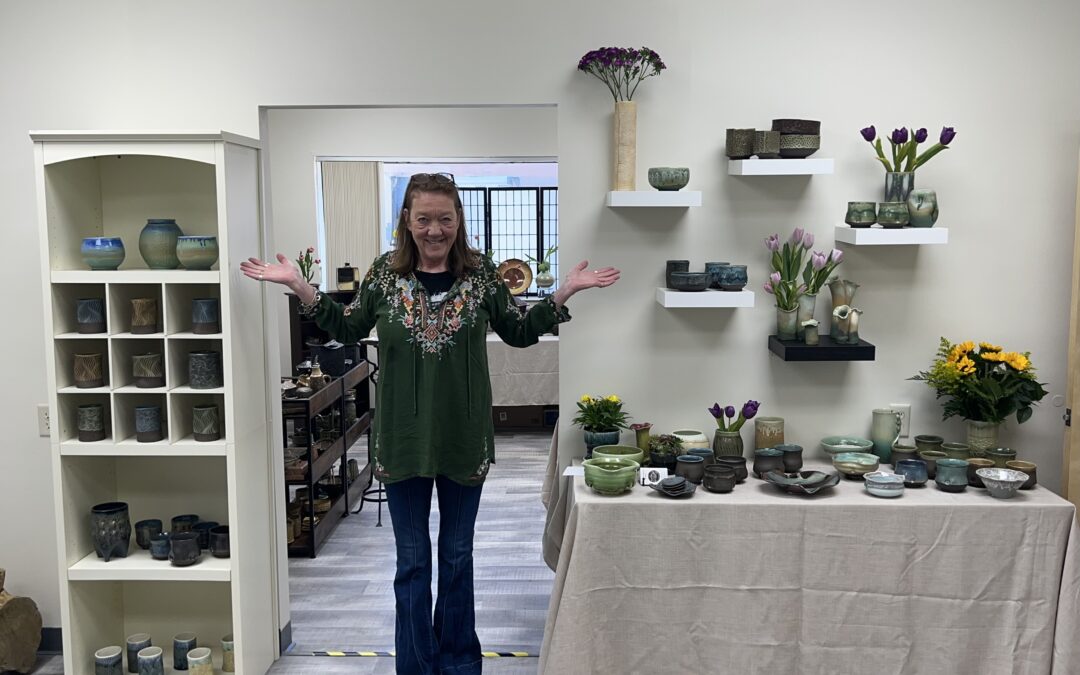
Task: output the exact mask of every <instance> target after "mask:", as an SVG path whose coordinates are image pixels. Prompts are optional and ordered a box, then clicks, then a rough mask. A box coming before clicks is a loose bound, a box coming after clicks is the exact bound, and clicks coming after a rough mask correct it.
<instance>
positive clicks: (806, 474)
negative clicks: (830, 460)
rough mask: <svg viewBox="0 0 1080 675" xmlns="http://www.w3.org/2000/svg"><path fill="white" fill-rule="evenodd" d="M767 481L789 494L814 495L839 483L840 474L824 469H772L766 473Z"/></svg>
mask: <svg viewBox="0 0 1080 675" xmlns="http://www.w3.org/2000/svg"><path fill="white" fill-rule="evenodd" d="M765 482H767V483H772V484H773V485H775V486H776V487H778V488H779V489H781V490H783V491H784V492H787V493H789V494H793V495H813V494H817V493H818V492H821V491H822V490H825V489H827V488H831V487H833V486H834V485H836V484H837V483H839V482H840V474H838V473H825V472H824V471H799V472H797V473H783V472H780V471H770V472H768V473H766V474H765Z"/></svg>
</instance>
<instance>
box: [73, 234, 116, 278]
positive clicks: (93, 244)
mask: <svg viewBox="0 0 1080 675" xmlns="http://www.w3.org/2000/svg"><path fill="white" fill-rule="evenodd" d="M80 253H82V259H83V262H84V263H86V265H87V266H88V267H89V268H90V269H92V270H115V269H116V268H118V267H120V263H122V262H124V242H123V240H121V239H120V237H87V238H86V239H83V240H82V247H81V248H80Z"/></svg>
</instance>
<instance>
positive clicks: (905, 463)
mask: <svg viewBox="0 0 1080 675" xmlns="http://www.w3.org/2000/svg"><path fill="white" fill-rule="evenodd" d="M893 467H894V468H895V469H896V473H898V474H900V475H901V476H903V477H904V487H909V488H921V487H923V486H925V485H926V481H927V480H929V478H930V477H929V475H928V472H927V467H926V462H924V461H923V460H921V459H902V460H900V461H898V462H896V463H895V464H893Z"/></svg>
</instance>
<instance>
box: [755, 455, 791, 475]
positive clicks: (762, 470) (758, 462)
mask: <svg viewBox="0 0 1080 675" xmlns="http://www.w3.org/2000/svg"><path fill="white" fill-rule="evenodd" d="M770 471H780V472H783V471H784V453H783V452H781V451H780V450H777V449H776V448H762V449H761V450H755V451H754V475H755V476H757V477H758V478H764V477H765V474H767V473H769V472H770Z"/></svg>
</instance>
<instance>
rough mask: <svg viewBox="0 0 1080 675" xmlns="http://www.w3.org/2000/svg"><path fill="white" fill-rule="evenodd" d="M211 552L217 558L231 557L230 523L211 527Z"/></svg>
mask: <svg viewBox="0 0 1080 675" xmlns="http://www.w3.org/2000/svg"><path fill="white" fill-rule="evenodd" d="M210 554H211V555H213V556H214V557H215V558H228V557H229V526H228V525H218V526H217V527H214V528H211V529H210Z"/></svg>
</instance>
